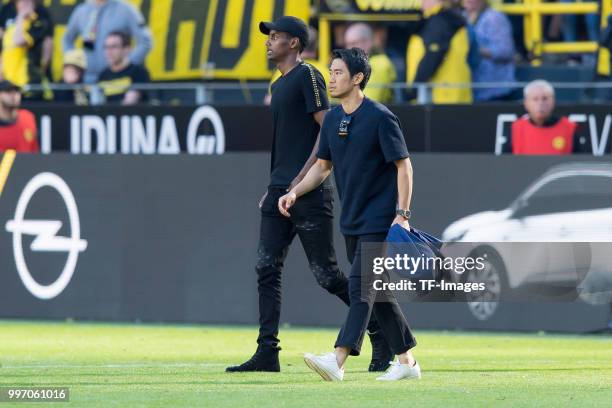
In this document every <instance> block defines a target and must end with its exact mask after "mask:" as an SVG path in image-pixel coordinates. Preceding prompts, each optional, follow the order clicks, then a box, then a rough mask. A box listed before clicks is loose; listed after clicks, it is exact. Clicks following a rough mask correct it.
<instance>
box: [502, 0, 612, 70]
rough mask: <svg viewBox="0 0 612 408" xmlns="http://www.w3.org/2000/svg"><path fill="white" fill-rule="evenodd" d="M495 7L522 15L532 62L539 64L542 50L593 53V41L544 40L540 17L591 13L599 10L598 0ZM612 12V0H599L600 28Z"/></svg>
mask: <svg viewBox="0 0 612 408" xmlns="http://www.w3.org/2000/svg"><path fill="white" fill-rule="evenodd" d="M494 7H495V8H496V9H497V10H499V11H502V12H503V13H505V14H511V15H522V16H524V24H523V26H524V37H525V47H526V48H527V50H528V51H529V52H530V53H531V55H532V56H533V62H532V63H533V65H540V64H541V57H542V54H543V53H583V52H596V51H597V49H598V45H597V42H595V41H576V42H544V33H543V28H542V17H544V16H546V15H554V14H591V13H598V12H600V9H599V3H597V2H576V3H544V2H543V1H542V0H523V2H522V3H516V4H499V3H498V4H496V5H495V6H494ZM611 12H612V0H602V1H601V27H602V28H603V27H605V26H606V25H607V16H608V15H609V14H610V13H611Z"/></svg>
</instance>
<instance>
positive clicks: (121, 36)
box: [106, 31, 132, 47]
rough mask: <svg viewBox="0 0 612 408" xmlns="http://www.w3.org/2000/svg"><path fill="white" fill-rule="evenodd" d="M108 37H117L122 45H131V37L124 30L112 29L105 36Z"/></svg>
mask: <svg viewBox="0 0 612 408" xmlns="http://www.w3.org/2000/svg"><path fill="white" fill-rule="evenodd" d="M108 37H119V39H120V40H121V45H122V46H123V47H129V46H130V45H132V37H131V36H130V35H129V34H128V33H126V32H123V31H112V32H110V33H108V35H107V36H106V38H108Z"/></svg>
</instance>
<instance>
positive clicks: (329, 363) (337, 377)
mask: <svg viewBox="0 0 612 408" xmlns="http://www.w3.org/2000/svg"><path fill="white" fill-rule="evenodd" d="M304 362H305V363H306V365H307V366H308V367H310V369H311V370H313V371H314V372H316V373H317V374H319V375H320V376H321V377H323V379H324V380H325V381H342V379H343V378H344V369H343V368H340V367H338V360H336V355H335V354H334V353H323V354H321V355H320V356H315V355H314V354H311V353H306V354H304Z"/></svg>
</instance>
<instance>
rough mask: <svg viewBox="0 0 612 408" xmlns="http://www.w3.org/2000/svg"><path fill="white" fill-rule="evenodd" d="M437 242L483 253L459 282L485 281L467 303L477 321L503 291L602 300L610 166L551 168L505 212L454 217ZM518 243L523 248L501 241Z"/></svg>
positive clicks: (607, 273) (610, 247)
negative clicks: (481, 262) (477, 266)
mask: <svg viewBox="0 0 612 408" xmlns="http://www.w3.org/2000/svg"><path fill="white" fill-rule="evenodd" d="M442 239H443V241H445V242H451V243H452V242H470V243H474V244H471V245H467V246H463V251H464V252H465V251H467V250H468V248H469V250H470V252H471V253H470V255H471V256H474V255H478V254H480V255H482V254H484V253H486V254H487V262H486V268H485V269H484V270H482V271H478V272H471V273H468V274H466V276H465V277H463V278H462V279H464V280H468V281H477V282H485V284H486V287H487V290H486V291H485V293H480V294H478V295H475V296H476V297H473V298H472V299H473V300H474V301H473V302H469V303H468V305H469V307H470V310H471V312H472V314H473V315H474V316H475V317H476V318H478V319H481V320H486V319H488V318H490V317H491V316H492V315H493V314H494V313H495V311H496V309H497V306H498V301H499V300H500V298H502V297H503V293H504V291H506V290H508V289H514V288H519V287H521V288H525V287H530V286H531V287H535V288H536V289H535V291H533V293H537V291H538V290H540V289H542V288H543V287H545V288H546V289H547V290H549V291H550V290H551V288H557V289H558V290H559V293H563V292H564V291H566V292H568V291H571V290H574V292H577V294H579V295H580V297H581V298H582V299H583V300H585V301H587V302H590V303H610V302H611V301H612V164H608V163H570V164H562V165H558V166H554V167H552V168H550V169H549V170H548V171H547V172H546V173H544V174H543V175H542V176H541V177H539V178H538V179H536V180H535V181H534V182H533V183H532V184H531V185H530V186H529V187H528V188H527V189H526V190H525V191H524V192H523V193H522V194H521V195H519V197H518V198H517V199H516V200H515V201H514V202H513V203H512V204H511V205H510V206H509V207H508V208H506V209H503V210H500V211H485V212H481V213H477V214H473V215H470V216H467V217H465V218H462V219H460V220H458V221H456V222H454V223H452V224H451V225H450V226H448V227H447V228H446V230H445V231H444V233H443V235H442ZM518 242H522V243H525V244H509V243H518ZM534 243H536V244H534ZM562 243H563V244H562ZM538 285H539V286H538ZM538 288H539V289H538Z"/></svg>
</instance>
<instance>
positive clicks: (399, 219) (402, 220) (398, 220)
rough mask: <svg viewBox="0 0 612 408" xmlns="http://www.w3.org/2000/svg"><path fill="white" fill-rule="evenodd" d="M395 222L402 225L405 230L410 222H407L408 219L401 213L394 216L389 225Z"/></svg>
mask: <svg viewBox="0 0 612 408" xmlns="http://www.w3.org/2000/svg"><path fill="white" fill-rule="evenodd" d="M395 224H398V225H399V226H400V227H403V228H404V229H407V230H409V229H410V224H409V223H408V220H407V219H405V218H404V217H402V216H401V215H396V216H395V219H394V220H393V223H392V224H391V226H394V225H395Z"/></svg>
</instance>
